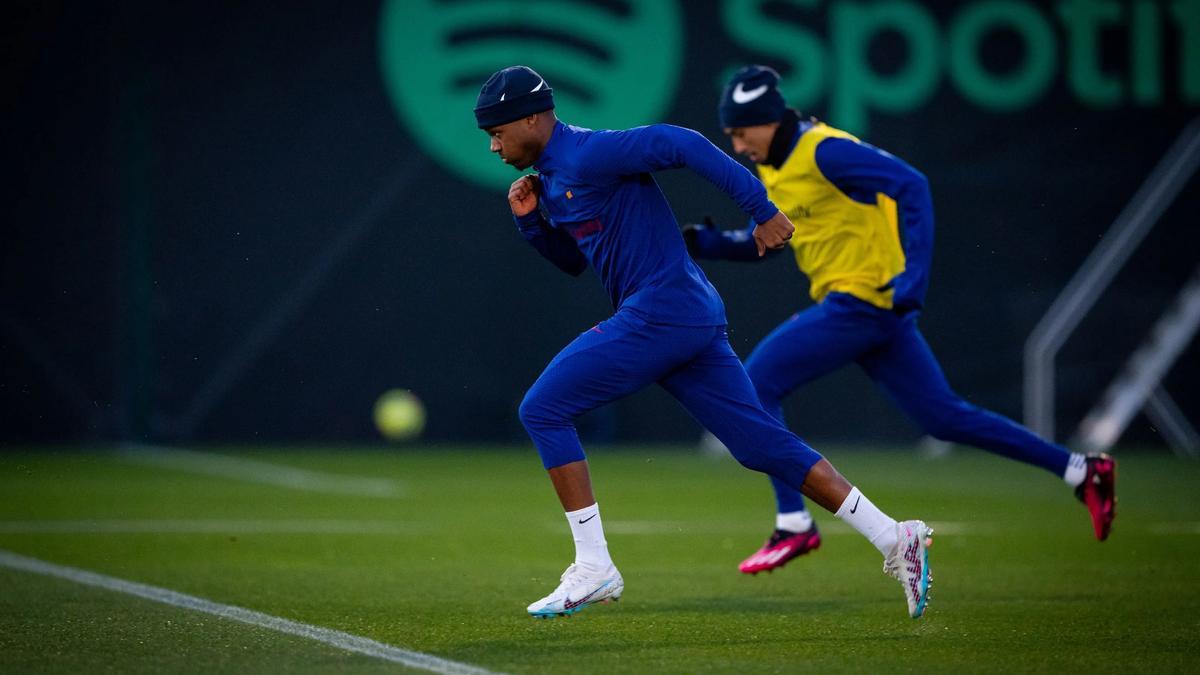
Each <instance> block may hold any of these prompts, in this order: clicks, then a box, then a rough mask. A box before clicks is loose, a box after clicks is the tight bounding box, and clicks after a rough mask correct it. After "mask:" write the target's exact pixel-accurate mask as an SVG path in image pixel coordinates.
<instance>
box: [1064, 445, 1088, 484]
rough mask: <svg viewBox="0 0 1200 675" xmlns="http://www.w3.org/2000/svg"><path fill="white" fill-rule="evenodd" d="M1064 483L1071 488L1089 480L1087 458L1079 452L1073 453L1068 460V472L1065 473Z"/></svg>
mask: <svg viewBox="0 0 1200 675" xmlns="http://www.w3.org/2000/svg"><path fill="white" fill-rule="evenodd" d="M1062 478H1063V481H1064V482H1065V483H1066V484H1067V485H1070V486H1071V487H1076V486H1078V485H1079V484H1080V483H1082V482H1083V479H1084V478H1087V457H1086V456H1084V455H1081V454H1080V453H1078V452H1072V453H1071V458H1070V459H1068V460H1067V470H1066V471H1064V472H1063V477H1062Z"/></svg>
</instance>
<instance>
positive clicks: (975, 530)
mask: <svg viewBox="0 0 1200 675" xmlns="http://www.w3.org/2000/svg"><path fill="white" fill-rule="evenodd" d="M928 525H929V526H930V527H932V528H933V534H934V536H935V537H936V536H937V535H939V534H950V535H960V534H980V535H982V534H990V533H991V532H993V531H994V530H995V528H994V527H991V526H989V525H987V524H985V523H972V524H970V525H968V524H967V523H957V522H948V521H946V522H939V521H935V522H930V523H928ZM752 526H753V525H752V524H751V525H739V524H731V523H730V524H723V525H716V526H714V525H706V524H699V525H694V524H684V523H673V522H669V521H658V520H615V521H612V522H608V523H604V529H605V531H606V532H608V533H609V534H712V535H716V534H745V533H747V532H749V529H748V528H751V527H752ZM553 527H554V529H555V530H556V531H561V530H562V526H561V525H557V524H555V525H553ZM820 527H821V534H830V535H841V534H857V533H856V532H855V531H854V530H853V529H851V528H850V526H848V525H845V524H844V523H840V522H836V521H835V522H830V523H822V524H821V526H820ZM754 532H757V530H755V531H754Z"/></svg>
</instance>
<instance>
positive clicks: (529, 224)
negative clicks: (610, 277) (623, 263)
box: [513, 209, 588, 277]
mask: <svg viewBox="0 0 1200 675" xmlns="http://www.w3.org/2000/svg"><path fill="white" fill-rule="evenodd" d="M513 220H515V221H516V223H517V229H518V230H520V232H521V236H522V237H524V238H525V241H527V242H529V244H530V245H531V246H533V247H534V248H535V249H537V252H538V253H541V254H542V257H543V258H545V259H546V260H549V261H550V262H552V263H554V264H555V266H557V267H558V269H560V270H562V271H564V272H566V273H567V274H570V275H571V276H573V277H577V276H579V275H580V274H583V271H584V270H585V269H587V266H588V261H587V258H586V257H585V256H584V255H583V252H582V251H580V250H579V247H578V246H576V245H575V240H574V239H572V238H571V235H569V234H567V233H566V232H563V231H562V230H559V229H557V228H554V227H551V226H550V223H548V222H546V218H545V217H544V216H542V212H541V211H540V210H538V209H534V210H533V211H531V212H529V213H527V214H525V215H523V216H513Z"/></svg>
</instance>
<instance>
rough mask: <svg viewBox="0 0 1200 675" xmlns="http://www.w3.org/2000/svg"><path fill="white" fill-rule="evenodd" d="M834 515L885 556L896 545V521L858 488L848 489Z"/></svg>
mask: <svg viewBox="0 0 1200 675" xmlns="http://www.w3.org/2000/svg"><path fill="white" fill-rule="evenodd" d="M834 515H835V516H837V517H838V518H840V519H842V520H843V521H845V522H846V524H847V525H849V526H850V527H853V528H854V529H856V530H858V533H859V534H861V535H862V536H864V537H866V538H867V540H868V541H870V542H871V544H872V545H874V546H875V548H877V549H879V552H880V553H882V554H883V555H885V556H886V555H887V554H888V553H890V552H891V550H892V549H893V548H894V547H895V546H896V542H897V541H898V538H897V535H896V521H895V520H892V518H891V516H889V515H887V514H886V513H884V512H883V511H880V510H879V509H878V508H876V507H875V505H874V504H872V503H871V500H870V499H867V497H866V495H864V494H863V493H861V492H859V491H858V488H851V489H850V494H848V495H846V501H844V502H842V506H841V507H840V508H838V510H837V513H835V514H834Z"/></svg>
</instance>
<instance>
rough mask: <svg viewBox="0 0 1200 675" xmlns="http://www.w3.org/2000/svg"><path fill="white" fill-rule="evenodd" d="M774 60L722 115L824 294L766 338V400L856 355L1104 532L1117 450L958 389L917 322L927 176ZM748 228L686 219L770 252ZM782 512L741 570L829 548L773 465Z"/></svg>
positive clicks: (752, 367)
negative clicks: (816, 103)
mask: <svg viewBox="0 0 1200 675" xmlns="http://www.w3.org/2000/svg"><path fill="white" fill-rule="evenodd" d="M778 83H779V75H778V73H776V72H775V71H774V70H772V69H770V68H767V67H765V66H748V67H746V68H743V69H741V70H739V71H738V72H737V73H735V74H734V76H733V78H732V79H731V80H730V82H729V84H728V86H727V87H726V88H725V91H724V93H723V95H722V97H721V102H720V105H719V108H718V114H719V116H720V118H721V126H722V127H723V128H724V130H725V133H726V134H727V135H728V136H729V137H730V138H731V140H732V142H733V149H734V151H735V152H737V153H739V154H742V155H745V156H747V157H748V158H749V159H750V160H751V161H753V162H755V163H756V164H757V165H758V173H759V177H760V178H761V179H762V182H763V184H764V186H765V187H766V190H767V196H768V197H769V198H770V199H772V200H773V201H774V203H776V204H778V205H779V207H780V208H781V209H782V210H783V212H784V213H785V214H787V215H788V217H789V218H790V219H791V220H792V221H794V222H795V224H796V228H797V229H796V232H795V234H794V235H793V236H792V238H791V239H790V241H789V242H788V243H789V244H790V245H791V248H792V249H793V253H794V254H795V259H796V264H797V265H798V266H799V267H800V271H801V272H803V273H804V274H805V275H806V276H807V277H808V278H809V281H810V289H809V291H810V295H811V296H812V298H813V300H815V301H816V302H817V304H816V305H814V306H812V307H810V308H808V309H805V310H804V311H802V312H799V313H798V314H795V315H793V316H792V317H791V318H790V319H788V320H787V321H785V322H783V323H782V324H781V325H780V326H779V327H778V328H776V329H775V330H774V331H773V332H772V333H771V334H770V335H768V336H767V337H765V338H763V340H762V342H760V343H759V344H758V346H757V347H755V348H754V351H753V353H751V354H750V358H749V359H747V360H746V371H747V372H748V373H749V375H750V379H751V380H752V381H753V382H754V386H755V389H756V390H757V392H758V397H759V399H760V401H761V402H762V405H763V407H764V408H766V409H767V411H769V412H770V413H771V414H772V415H774V416H775V417H776V418H778V419H779V420H780V421H781V422H782V421H783V399H784V398H785V397H786V396H787V395H788V394H790V393H791V392H793V391H795V390H796V389H797V388H799V387H801V386H803V385H804V384H806V383H808V382H810V381H812V380H814V379H816V378H818V377H820V376H822V375H825V374H827V373H830V372H832V371H834V370H837V369H839V368H841V367H843V366H845V365H847V364H849V363H852V362H854V363H858V365H859V366H861V367H862V368H863V370H864V371H866V373H867V375H869V376H870V377H871V378H872V379H873V380H875V381H876V382H877V383H878V384H879V385H880V386H881V387H882V388H883V389H884V390H885V391H886V392H887V393H888V395H889V396H890V397H891V398H892V400H894V401H895V402H896V404H897V405H898V406H899V407H900V408H901V409H902V410H903V411H904V412H905V413H906V414H908V416H909V417H911V418H912V419H914V420H915V421H916V422H917V423H918V424H919V425H920V426H921V427H922V429H924V430H925V432H926V433H928V434H930V435H932V436H934V437H935V438H939V439H942V440H946V441H951V442H955V443H965V444H969V445H974V446H977V447H980V448H983V449H984V450H988V451H989V452H994V453H996V454H998V455H1001V456H1004V457H1008V458H1010V459H1015V460H1017V461H1021V462H1025V463H1027V464H1031V465H1033V466H1037V467H1041V468H1042V469H1045V470H1047V471H1049V472H1051V473H1052V474H1054V475H1055V476H1059V477H1061V478H1062V479H1063V480H1064V481H1065V482H1066V483H1067V484H1068V485H1069V486H1071V487H1072V488H1073V489H1074V490H1075V494H1076V496H1077V497H1078V498H1079V500H1080V501H1082V502H1083V503H1084V505H1085V506H1087V508H1088V511H1089V512H1090V514H1091V518H1092V526H1093V530H1094V532H1095V535H1096V538H1097V539H1100V540H1101V541H1103V540H1104V539H1105V538H1107V537H1108V533H1109V529H1110V527H1111V526H1112V521H1113V518H1114V517H1115V515H1116V496H1115V490H1116V488H1115V482H1116V461H1115V460H1113V459H1112V458H1111V457H1109V456H1107V455H1104V454H1100V455H1096V456H1092V457H1084V456H1083V455H1080V454H1073V453H1070V452H1068V451H1067V450H1066V449H1065V448H1063V447H1061V446H1058V445H1054V444H1052V443H1049V442H1047V441H1044V440H1042V439H1041V438H1038V437H1037V436H1036V435H1034V434H1033V433H1032V432H1030V431H1029V430H1028V429H1025V428H1024V427H1022V426H1020V425H1019V424H1016V423H1015V422H1012V421H1011V420H1008V419H1006V418H1004V417H1001V416H999V415H997V414H995V413H992V412H989V411H987V410H983V409H982V408H979V407H977V406H974V405H971V404H970V403H967V402H966V401H964V400H963V399H962V398H961V397H959V396H958V395H957V394H955V393H954V392H953V391H952V390H951V389H950V385H949V384H948V383H947V382H946V377H945V375H943V374H942V370H941V367H940V366H939V365H938V363H937V360H936V359H935V358H934V356H933V353H932V352H931V351H930V349H929V345H928V344H926V342H925V338H924V337H923V336H922V335H921V331H920V330H919V329H918V327H917V315H918V313H919V310H920V309H921V306H922V304H923V301H924V297H925V291H926V289H927V288H928V285H929V273H928V272H929V263H930V259H931V254H932V250H933V201H932V197H931V196H930V191H929V183H928V181H927V180H926V179H925V176H923V175H921V173H919V172H918V171H917V170H916V169H913V168H912V167H911V166H909V165H908V164H906V163H905V162H904V161H903V160H901V159H899V158H897V157H895V156H894V155H891V154H888V153H886V152H884V151H882V150H880V149H878V148H875V147H873V146H871V145H868V144H866V143H863V142H860V141H859V140H858V139H857V138H854V137H853V136H851V135H850V134H848V133H846V132H844V131H839V130H837V129H834V128H832V127H830V126H828V125H826V124H824V123H822V122H818V121H816V120H802V119H800V116H799V115H797V114H796V112H795V111H794V110H791V109H789V108H788V107H787V106H786V104H785V103H784V100H783V96H782V95H781V94H780V92H779V90H778V86H777V85H778ZM753 229H754V224H753V223H751V224H750V225H749V226H748V227H747V228H746V229H743V230H729V231H721V230H718V229H716V228H713V227H711V226H698V225H689V226H688V227H687V228H685V232H684V234H685V238H686V239H687V241H688V245H689V246H688V247H689V248H690V249H691V251H692V253H693V254H694V255H695V256H696V257H698V258H715V259H726V260H747V261H757V260H761V259H762V256H760V255H759V251H758V249H757V248H756V247H755V245H754V243H753V242H752V241H751V231H752V230H753ZM771 482H772V484H773V485H774V487H775V498H776V506H777V515H776V520H775V530H774V532H773V533H772V534H771V536H770V537H769V538H768V539H767V542H766V543H765V544H764V545H763V546H762V548H760V549H759V550H758V551H756V552H755V553H754V554H753V555H751V556H750V557H749V558H746V559H745V560H744V561H742V563H741V565H740V566H739V569H740V570H741V571H742V572H745V573H747V574H756V573H758V572H761V571H765V570H772V569H774V568H776V567H780V566H782V565H784V564H786V563H787V562H788V561H789V560H791V559H793V558H795V557H796V556H799V555H803V554H804V553H807V552H808V551H811V550H813V549H815V548H817V547H818V546H819V545H820V543H821V537H820V534H819V533H818V531H817V527H816V525H815V524H814V523H813V520H812V517H811V516H810V515H809V514H808V511H807V510H806V508H805V505H804V498H803V497H802V496H801V493H800V491H799V490H796V489H795V488H794V487H793V486H791V485H788V484H787V482H786V481H781V480H778V479H776V478H774V477H772V478H771Z"/></svg>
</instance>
